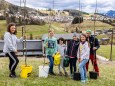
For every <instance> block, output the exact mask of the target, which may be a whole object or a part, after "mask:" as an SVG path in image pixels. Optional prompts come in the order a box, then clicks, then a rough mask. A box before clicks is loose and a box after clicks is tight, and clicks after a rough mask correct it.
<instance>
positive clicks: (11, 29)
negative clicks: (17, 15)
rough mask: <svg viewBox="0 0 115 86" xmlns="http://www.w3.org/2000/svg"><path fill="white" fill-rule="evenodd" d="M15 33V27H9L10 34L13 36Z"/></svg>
mask: <svg viewBox="0 0 115 86" xmlns="http://www.w3.org/2000/svg"><path fill="white" fill-rule="evenodd" d="M15 31H16V26H11V27H10V32H11V33H12V34H13V33H15Z"/></svg>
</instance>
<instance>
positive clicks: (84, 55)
mask: <svg viewBox="0 0 115 86" xmlns="http://www.w3.org/2000/svg"><path fill="white" fill-rule="evenodd" d="M86 38H87V37H86V35H85V34H81V36H80V45H79V49H78V54H77V57H78V61H79V65H78V66H79V70H80V75H81V82H83V83H85V82H86V63H87V62H88V60H89V54H90V48H89V43H88V42H87V41H86Z"/></svg>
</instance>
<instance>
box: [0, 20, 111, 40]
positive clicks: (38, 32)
mask: <svg viewBox="0 0 115 86" xmlns="http://www.w3.org/2000/svg"><path fill="white" fill-rule="evenodd" d="M68 25H69V24H67V27H68V28H69V30H72V28H73V27H72V26H68ZM76 26H77V25H75V27H76ZM81 26H82V31H84V30H87V29H91V30H93V29H94V25H93V21H89V20H87V21H86V20H85V21H84V22H83V23H82V24H81ZM111 27H112V26H110V25H108V24H105V23H102V22H99V21H97V22H96V29H107V28H111ZM6 28H7V25H6V21H5V20H0V37H2V36H3V35H4V32H5V31H6ZM52 28H54V30H55V33H66V32H64V28H65V23H57V22H53V23H52ZM48 29H49V25H48V24H46V25H26V32H27V33H26V35H27V38H28V39H29V37H30V34H32V35H33V38H34V39H40V38H41V36H42V35H43V34H46V33H47V31H48ZM17 30H18V34H17V36H18V37H21V34H22V32H21V27H20V26H19V27H18V28H17Z"/></svg>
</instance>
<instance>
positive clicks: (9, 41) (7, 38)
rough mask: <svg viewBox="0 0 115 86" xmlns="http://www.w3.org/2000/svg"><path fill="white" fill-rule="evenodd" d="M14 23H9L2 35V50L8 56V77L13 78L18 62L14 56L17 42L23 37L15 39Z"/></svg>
mask: <svg viewBox="0 0 115 86" xmlns="http://www.w3.org/2000/svg"><path fill="white" fill-rule="evenodd" d="M16 32H17V31H16V25H15V24H14V23H10V24H9V25H8V27H7V32H6V33H5V35H4V48H3V52H4V53H5V54H6V56H8V57H9V60H10V62H9V70H10V74H9V77H11V78H15V77H16V73H15V69H16V67H17V65H18V63H19V60H18V58H17V56H16V53H17V42H22V41H23V38H22V37H21V38H20V39H17V37H16Z"/></svg>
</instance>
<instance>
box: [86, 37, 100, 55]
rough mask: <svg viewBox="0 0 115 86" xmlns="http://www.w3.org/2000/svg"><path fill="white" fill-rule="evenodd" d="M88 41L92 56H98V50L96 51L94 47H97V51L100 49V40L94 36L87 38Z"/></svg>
mask: <svg viewBox="0 0 115 86" xmlns="http://www.w3.org/2000/svg"><path fill="white" fill-rule="evenodd" d="M88 39H89V40H88ZM87 41H88V42H89V43H90V54H96V50H95V51H94V50H93V47H97V49H98V48H99V47H100V45H99V42H98V39H97V38H95V37H94V36H90V37H89V38H87Z"/></svg>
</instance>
